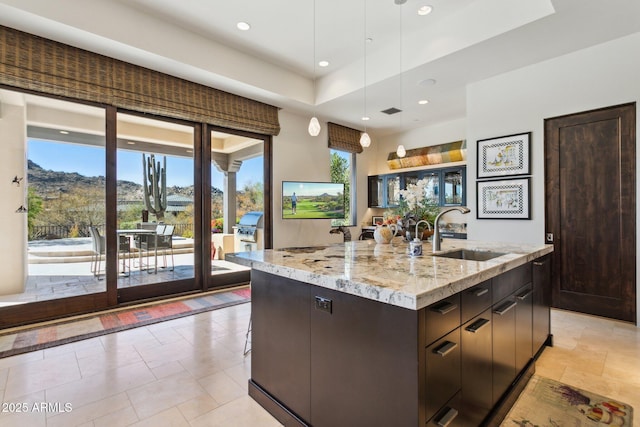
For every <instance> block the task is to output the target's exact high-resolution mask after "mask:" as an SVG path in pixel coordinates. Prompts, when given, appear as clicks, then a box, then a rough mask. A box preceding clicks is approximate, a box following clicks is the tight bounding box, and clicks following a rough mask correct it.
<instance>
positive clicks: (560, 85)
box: [467, 33, 640, 324]
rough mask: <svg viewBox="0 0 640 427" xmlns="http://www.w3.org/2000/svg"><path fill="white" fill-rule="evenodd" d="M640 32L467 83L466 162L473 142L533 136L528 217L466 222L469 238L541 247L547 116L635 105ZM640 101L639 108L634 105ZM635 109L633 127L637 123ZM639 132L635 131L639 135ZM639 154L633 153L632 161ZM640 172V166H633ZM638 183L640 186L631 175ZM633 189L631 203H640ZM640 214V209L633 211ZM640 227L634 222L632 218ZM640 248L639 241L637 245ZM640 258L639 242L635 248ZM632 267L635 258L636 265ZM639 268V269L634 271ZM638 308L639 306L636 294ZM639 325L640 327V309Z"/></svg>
mask: <svg viewBox="0 0 640 427" xmlns="http://www.w3.org/2000/svg"><path fill="white" fill-rule="evenodd" d="M637 52H640V33H636V34H634V35H631V36H627V37H624V38H621V39H618V40H614V41H612V42H609V43H605V44H602V45H598V46H595V47H591V48H588V49H584V50H581V51H578V52H574V53H571V54H568V55H565V56H562V57H560V58H556V59H553V60H549V61H545V62H542V63H539V64H536V65H533V66H529V67H526V68H523V69H520V70H517V71H514V72H511V73H507V74H503V75H500V76H497V77H494V78H491V79H487V80H484V81H482V82H478V83H475V84H472V85H470V86H469V87H468V92H467V141H468V148H467V153H468V158H469V159H475V158H476V152H477V147H476V144H475V141H476V140H478V139H483V138H490V137H493V136H500V135H509V134H514V133H519V132H526V131H532V150H531V151H532V181H531V192H532V193H531V196H532V199H531V218H532V219H531V220H530V221H496V220H476V219H475V215H474V216H473V218H470V221H469V222H468V233H469V238H470V239H475V240H492V241H498V240H504V241H517V242H532V243H543V242H544V232H545V228H544V227H545V223H544V212H545V206H544V146H543V144H544V119H546V118H551V117H556V116H561V115H565V114H572V113H577V112H581V111H587V110H592V109H597V108H602V107H608V106H613V105H618V104H623V103H629V102H636V103H638V102H639V101H640V78H639V76H640V57H639V56H638V55H637ZM638 107H640V103H638V104H636V108H638ZM639 113H640V111H636V118H637V119H636V126H638V125H637V124H638V123H640V122H639V121H638V120H639V119H640V114H639ZM637 135H640V133H639V132H638V129H636V137H637ZM638 160H640V150H636V163H637V164H640V162H638ZM636 170H637V171H638V172H640V168H636ZM476 176H477V165H476V163H475V161H469V163H468V167H467V183H468V186H467V189H468V191H467V200H469V201H470V204H471V205H472V209H473V210H474V211H475V209H476V206H475V203H476V202H475V199H476V189H475V185H474V184H473V183H474V180H475V178H476ZM636 182H640V180H639V179H638V176H636ZM637 188H638V186H636V191H637V194H636V200H640V197H639V194H640V193H638V190H637ZM637 214H640V211H637ZM636 224H638V221H636ZM639 243H640V241H639ZM636 250H637V253H638V254H640V245H638V247H637V248H636ZM636 265H637V261H636ZM637 270H638V269H637V267H636V271H637ZM636 294H637V303H636V304H637V306H638V307H640V292H636ZM637 323H638V324H640V310H638V318H637Z"/></svg>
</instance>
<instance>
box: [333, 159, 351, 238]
mask: <svg viewBox="0 0 640 427" xmlns="http://www.w3.org/2000/svg"><path fill="white" fill-rule="evenodd" d="M329 151H330V153H331V182H340V183H343V184H344V199H345V214H344V219H333V220H331V225H332V226H334V227H337V226H339V225H353V224H355V219H354V217H355V191H351V189H352V188H355V187H354V186H353V185H352V183H353V182H354V181H355V178H354V177H355V164H356V155H355V153H347V152H345V151H339V150H329Z"/></svg>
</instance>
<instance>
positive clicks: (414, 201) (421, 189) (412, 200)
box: [399, 178, 429, 210]
mask: <svg viewBox="0 0 640 427" xmlns="http://www.w3.org/2000/svg"><path fill="white" fill-rule="evenodd" d="M428 184H429V181H428V180H427V179H426V178H423V179H421V180H419V181H418V182H416V183H415V184H409V185H407V189H406V190H400V191H399V194H400V195H401V196H402V198H403V199H404V200H406V202H407V205H408V207H409V209H411V210H414V209H416V207H418V206H419V205H420V204H421V203H422V202H423V201H424V199H425V196H426V194H425V187H426V186H427V185H428Z"/></svg>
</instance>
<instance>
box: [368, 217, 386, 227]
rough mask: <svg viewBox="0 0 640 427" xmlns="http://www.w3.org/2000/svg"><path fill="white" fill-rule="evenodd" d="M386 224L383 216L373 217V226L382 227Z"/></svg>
mask: <svg viewBox="0 0 640 427" xmlns="http://www.w3.org/2000/svg"><path fill="white" fill-rule="evenodd" d="M383 223H384V217H382V216H372V217H371V225H373V226H376V225H382V224H383Z"/></svg>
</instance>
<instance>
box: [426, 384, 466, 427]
mask: <svg viewBox="0 0 640 427" xmlns="http://www.w3.org/2000/svg"><path fill="white" fill-rule="evenodd" d="M460 400H461V399H460V392H458V393H457V394H456V395H455V396H454V397H453V398H451V400H450V401H448V402H447V403H446V404H445V405H444V406H443V407H442V409H440V410H439V411H438V412H437V413H436V414H435V415H434V416H433V418H431V419H430V420H429V421H428V422H427V426H429V427H432V426H433V427H463V426H464V425H465V423H464V420H463V417H462V415H463V414H462V408H461V406H462V405H461V403H460ZM467 425H468V424H467Z"/></svg>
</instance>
